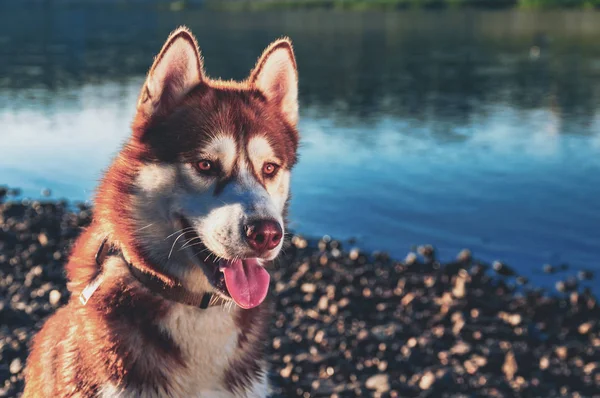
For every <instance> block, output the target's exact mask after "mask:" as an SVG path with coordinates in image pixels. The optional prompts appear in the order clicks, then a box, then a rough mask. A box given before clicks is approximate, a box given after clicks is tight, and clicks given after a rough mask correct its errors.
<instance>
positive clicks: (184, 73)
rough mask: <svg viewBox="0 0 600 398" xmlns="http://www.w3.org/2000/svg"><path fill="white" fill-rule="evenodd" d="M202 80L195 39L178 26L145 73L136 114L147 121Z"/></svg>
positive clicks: (163, 111) (178, 99) (165, 109)
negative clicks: (146, 73)
mask: <svg viewBox="0 0 600 398" xmlns="http://www.w3.org/2000/svg"><path fill="white" fill-rule="evenodd" d="M202 77H203V73H202V58H201V57H200V52H199V50H198V44H197V43H196V39H195V38H194V36H193V35H192V33H191V32H190V31H189V30H188V29H187V28H185V27H181V28H179V29H177V30H176V31H174V32H173V33H171V35H170V36H169V38H168V39H167V41H166V42H165V44H164V46H163V48H162V50H161V51H160V53H159V54H158V56H157V57H156V59H155V60H154V64H153V65H152V68H150V72H148V77H147V79H146V82H145V83H144V87H143V88H142V92H141V94H140V98H139V100H138V105H137V111H138V114H142V115H143V116H145V117H146V118H149V117H150V116H153V115H155V114H158V113H165V112H167V111H169V110H170V109H171V108H172V107H173V106H174V105H176V104H177V102H178V101H180V100H181V99H182V98H183V96H185V94H187V93H188V91H190V89H191V88H193V87H194V86H196V85H197V84H198V83H200V81H202Z"/></svg>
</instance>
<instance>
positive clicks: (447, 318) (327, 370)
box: [0, 187, 600, 397]
mask: <svg viewBox="0 0 600 398" xmlns="http://www.w3.org/2000/svg"><path fill="white" fill-rule="evenodd" d="M43 194H44V195H45V196H48V195H50V192H49V191H48V192H43ZM92 210H93V209H92V208H91V207H90V206H89V205H86V204H82V203H69V202H67V201H60V200H52V199H49V198H46V199H44V200H27V199H20V197H19V196H18V190H15V189H10V188H6V187H0V299H1V301H0V319H1V323H0V397H12V396H19V394H20V392H21V391H22V390H23V368H24V366H25V363H26V358H27V353H28V348H29V343H30V341H31V338H32V337H33V336H34V335H35V332H36V331H37V330H39V328H40V327H41V326H42V325H43V323H44V321H45V319H46V318H47V317H48V316H50V315H51V314H52V313H53V312H54V311H55V310H56V309H57V308H58V307H60V306H61V305H63V304H65V303H66V302H67V301H68V300H69V292H68V290H67V288H66V280H65V275H64V271H63V265H64V263H65V262H66V260H67V258H68V255H69V248H70V245H71V244H72V243H73V242H74V240H75V239H76V238H77V236H78V235H79V233H80V232H81V230H82V228H84V227H85V226H86V225H88V224H89V223H90V221H91V217H92V213H93V211H92ZM544 271H545V272H548V273H550V272H553V266H552V265H548V266H546V268H545V269H544ZM567 274H568V275H570V276H568V275H567V277H566V278H564V279H562V280H558V279H557V283H556V289H555V290H554V291H546V290H542V289H540V288H537V287H536V286H532V284H531V283H530V282H529V281H528V280H527V279H526V278H524V277H522V276H520V275H519V274H518V271H517V270H515V269H513V268H511V267H510V266H509V265H506V264H503V263H501V262H494V263H491V264H488V263H485V262H483V261H479V260H478V259H477V258H476V256H474V254H472V253H471V252H470V251H469V250H466V249H465V250H463V251H461V252H460V253H457V256H456V259H455V260H454V261H450V262H440V261H438V260H437V258H436V252H435V248H433V247H431V246H429V245H423V246H420V247H418V248H415V250H414V252H410V253H408V254H407V256H406V258H404V259H393V258H390V257H389V256H388V255H386V254H385V253H381V252H375V253H366V252H363V251H361V250H360V249H359V248H357V247H354V246H353V244H352V242H340V241H337V240H335V239H332V238H330V237H329V236H325V237H322V238H320V239H319V238H315V239H308V238H305V237H302V236H300V235H292V236H291V238H290V241H289V242H288V245H287V247H286V249H285V251H284V254H283V255H282V256H281V258H280V260H278V261H277V262H276V263H275V264H274V265H273V267H272V269H271V281H272V283H271V288H272V292H271V299H272V301H273V302H274V306H275V316H274V317H273V321H272V322H273V324H272V327H271V328H270V331H271V335H270V336H269V339H268V344H269V357H268V360H269V362H270V363H271V370H272V376H271V380H272V384H273V396H274V397H294V396H300V397H354V396H365V397H370V396H375V397H477V396H487V397H600V307H599V305H598V301H597V298H596V297H595V296H594V294H593V292H592V291H590V290H589V289H583V288H581V287H580V286H579V285H580V283H579V282H580V281H581V280H593V278H594V275H593V273H591V272H590V271H586V270H569V272H567Z"/></svg>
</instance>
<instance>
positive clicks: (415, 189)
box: [0, 8, 600, 287]
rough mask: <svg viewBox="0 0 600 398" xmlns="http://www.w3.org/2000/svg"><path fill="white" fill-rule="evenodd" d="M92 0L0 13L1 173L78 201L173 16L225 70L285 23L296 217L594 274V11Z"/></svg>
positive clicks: (35, 191) (534, 270)
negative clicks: (149, 6) (157, 5)
mask: <svg viewBox="0 0 600 398" xmlns="http://www.w3.org/2000/svg"><path fill="white" fill-rule="evenodd" d="M101 11H102V12H99V11H98V9H89V10H88V9H86V8H80V9H77V8H76V9H68V10H62V9H50V10H48V9H43V10H37V11H31V10H28V11H27V12H25V11H23V10H18V9H12V10H11V16H12V18H9V19H5V20H4V21H2V19H3V18H6V15H8V14H7V13H0V15H3V17H1V16H0V22H4V23H0V126H1V127H0V139H1V140H0V142H1V144H0V148H1V154H2V155H1V157H0V183H1V184H7V185H10V186H18V187H21V188H22V189H23V190H24V195H26V196H30V197H38V196H40V191H41V189H42V188H46V187H48V188H51V189H52V191H53V196H54V197H66V198H69V199H73V200H89V199H90V198H91V196H92V195H93V190H94V187H95V186H96V183H97V181H98V178H99V176H100V175H101V171H102V170H103V169H104V168H105V167H106V166H107V165H108V164H109V162H110V160H111V157H112V156H114V154H115V153H116V151H117V150H118V148H119V146H120V144H121V143H122V142H123V141H124V140H125V139H126V137H127V135H128V133H129V124H130V122H131V120H132V117H133V114H134V105H135V101H136V97H137V94H138V92H139V88H140V86H141V84H142V82H143V77H144V73H145V71H146V69H147V67H148V66H149V64H150V62H151V60H152V56H153V54H154V52H156V51H157V50H158V49H159V48H160V44H161V41H162V40H163V39H164V38H165V37H166V35H167V34H168V32H169V30H170V29H171V28H173V27H175V26H176V25H178V24H181V23H187V24H188V25H191V27H192V30H194V31H195V32H196V34H197V36H198V40H199V42H200V46H201V49H202V51H203V52H204V55H205V57H206V65H207V69H208V72H209V74H211V75H221V76H222V77H225V78H242V77H243V76H244V74H245V73H246V72H247V71H248V70H249V69H250V67H251V66H252V65H253V63H254V60H255V58H256V56H258V54H259V53H260V50H261V49H262V47H264V46H265V45H267V44H268V42H269V41H270V40H271V39H273V38H276V37H278V36H280V35H282V34H288V35H290V36H291V37H292V38H293V39H294V40H295V43H296V52H297V57H298V63H299V68H300V79H301V85H300V93H301V94H300V99H301V122H300V131H301V135H302V147H301V150H300V152H301V158H300V162H299V164H298V165H297V168H296V169H295V171H294V175H293V182H292V190H293V201H292V205H291V227H292V228H293V229H295V230H296V231H298V232H300V233H303V234H306V235H310V236H320V235H324V234H329V235H332V236H334V237H337V238H340V239H344V240H345V239H349V238H356V239H357V243H356V244H357V245H358V246H360V247H363V248H366V249H368V250H386V251H389V252H391V253H392V254H393V255H394V256H396V257H403V256H404V255H405V254H406V253H407V252H408V251H409V250H411V247H412V246H413V245H417V244H422V243H431V244H433V245H435V246H436V248H437V249H438V251H439V253H440V256H441V257H442V258H443V259H452V258H453V257H454V256H455V255H456V253H458V251H460V250H461V249H462V248H469V249H471V250H472V251H473V252H474V254H475V256H476V257H479V258H482V259H484V260H487V261H492V260H496V259H498V260H502V261H504V262H506V263H508V264H511V265H513V266H514V267H515V268H517V269H518V270H519V272H520V273H522V274H524V275H526V276H529V277H531V278H533V279H534V280H535V281H536V283H537V284H541V285H544V286H551V285H552V284H553V282H554V281H555V280H556V276H552V277H548V276H544V275H543V274H542V272H541V269H542V265H543V264H545V263H550V264H561V263H567V264H570V265H571V266H572V267H571V269H572V273H574V271H575V270H577V269H581V268H586V269H592V270H595V271H596V273H597V274H600V199H599V196H600V105H599V104H600V47H599V46H598V45H597V43H599V42H600V14H598V13H593V12H588V13H580V12H562V13H517V12H513V11H511V12H495V13H492V12H479V11H478V12H452V11H445V12H431V13H414V14H413V13H398V14H377V13H370V14H359V13H349V14H343V13H331V12H312V13H294V14H249V15H247V14H235V15H233V16H232V15H230V14H206V13H203V12H201V11H194V12H189V13H186V14H183V15H182V14H178V13H167V14H164V13H155V12H154V13H153V12H151V11H148V10H146V11H139V10H112V11H106V10H101ZM25 14H26V15H27V16H28V18H30V19H32V20H33V21H34V22H36V23H35V24H34V25H35V26H40V28H39V29H42V30H43V32H37V33H36V31H35V29H33V32H32V30H31V29H29V28H27V30H26V27H24V26H23V25H21V24H19V23H18V20H19V18H20V17H22V16H23V15H25ZM74 21H76V22H74ZM81 21H85V22H86V23H82V22H81ZM130 21H136V22H135V23H131V22H130ZM323 21H327V23H324V22H323ZM574 21H575V22H577V23H574ZM30 26H31V24H30ZM69 29H74V30H75V32H76V33H77V35H76V36H75V37H72V36H69V35H67V34H65V32H67V31H69ZM590 284H591V285H595V287H598V286H596V285H598V282H589V283H588V285H590Z"/></svg>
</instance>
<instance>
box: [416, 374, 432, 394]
mask: <svg viewBox="0 0 600 398" xmlns="http://www.w3.org/2000/svg"><path fill="white" fill-rule="evenodd" d="M434 382H435V374H434V373H433V372H431V371H427V372H425V374H424V375H423V377H421V380H420V381H419V388H420V389H421V390H429V389H430V388H431V386H432V385H433V383H434Z"/></svg>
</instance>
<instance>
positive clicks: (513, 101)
mask: <svg viewBox="0 0 600 398" xmlns="http://www.w3.org/2000/svg"><path fill="white" fill-rule="evenodd" d="M25 17H26V20H27V21H28V23H27V24H23V23H21V22H19V21H22V20H23V18H25ZM181 24H186V25H188V26H190V27H191V28H192V30H193V31H194V33H195V34H196V35H197V37H198V41H199V43H200V47H201V50H202V52H203V54H204V55H205V58H206V68H207V71H208V74H209V75H210V74H211V73H213V72H217V71H218V72H219V73H220V74H221V77H223V78H234V79H241V78H244V77H245V76H246V75H247V73H248V71H249V70H250V68H251V67H252V66H253V64H254V62H255V60H256V57H257V56H258V54H260V52H261V51H262V49H263V48H264V46H265V45H267V44H268V43H269V42H271V41H272V40H273V39H274V38H276V37H279V36H281V35H289V36H290V37H291V38H292V39H293V40H294V43H295V50H296V53H297V58H298V64H299V70H300V93H301V101H302V109H303V111H305V112H314V113H316V114H317V115H316V116H323V117H333V118H336V117H337V118H338V119H339V120H338V122H340V123H353V121H352V120H351V119H352V118H353V117H356V118H357V119H361V120H363V121H364V120H366V121H369V120H373V122H377V121H380V120H382V119H385V118H386V117H400V118H404V119H421V120H436V121H438V122H439V123H440V125H441V127H440V129H441V130H442V131H443V122H444V120H447V118H450V117H451V118H452V119H453V120H456V118H457V117H462V118H464V119H465V120H467V119H468V118H469V117H471V115H473V114H475V113H481V112H485V109H481V108H477V112H474V109H475V108H476V107H481V106H482V105H481V104H489V103H496V104H498V105H499V106H505V105H509V106H513V107H514V108H517V109H537V108H549V109H552V110H553V111H555V112H556V113H557V114H558V115H561V114H576V115H577V120H580V121H581V123H586V124H588V125H589V124H592V123H594V120H595V119H594V118H595V117H596V116H595V115H596V109H597V104H598V103H600V84H598V83H600V81H599V79H600V75H599V74H598V59H600V47H599V46H598V45H597V43H599V42H600V28H599V27H600V14H598V13H588V12H582V11H561V12H558V11H556V12H544V13H542V14H538V13H536V12H532V11H531V12H530V11H528V12H523V11H516V10H505V11H494V12H489V11H482V10H478V11H474V10H471V11H445V12H401V13H377V12H369V13H338V12H329V11H321V10H319V11H317V10H313V11H303V12H297V11H295V12H290V13H287V12H282V13H254V14H241V13H211V12H205V11H199V10H198V11H196V10H193V11H189V12H185V13H164V12H156V11H152V10H147V9H146V10H143V9H142V10H139V9H138V10H132V9H124V10H123V9H103V8H89V7H78V8H77V7H76V8H69V9H62V8H57V9H54V8H43V9H35V8H34V9H32V8H27V9H25V8H23V9H22V10H16V9H13V10H11V12H10V13H3V12H1V11H0V37H3V38H6V39H5V40H4V42H3V44H2V45H1V46H0V106H8V107H10V106H11V103H12V102H13V101H14V100H15V98H18V97H19V96H22V95H36V96H41V97H42V99H47V100H48V101H52V98H53V96H54V94H53V93H55V92H61V93H64V92H65V91H66V90H64V88H65V87H67V88H68V87H69V86H78V85H84V84H97V83H106V82H112V83H114V84H115V85H116V86H117V87H125V86H126V85H127V84H126V83H127V82H128V81H130V80H131V79H132V78H133V79H139V80H140V84H141V80H142V78H143V76H144V75H145V73H146V72H147V68H148V67H149V64H150V60H152V57H153V56H154V54H155V53H156V51H157V50H158V49H160V47H161V45H162V42H163V41H164V39H165V37H167V35H168V33H169V32H170V31H171V30H172V29H173V28H174V27H176V26H178V25H181ZM32 90H33V91H32ZM36 90H37V91H36ZM67 91H68V90H67ZM32 92H33V93H34V94H31V93H32ZM111 100H113V101H118V100H119V98H112V99H111ZM77 101H79V99H78V98H77V96H73V97H67V98H62V99H61V106H66V105H68V104H69V102H77ZM336 115H338V116H336ZM342 116H343V117H342ZM571 127H572V126H571ZM569 130H570V131H578V130H579V129H577V128H570V129H569Z"/></svg>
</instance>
